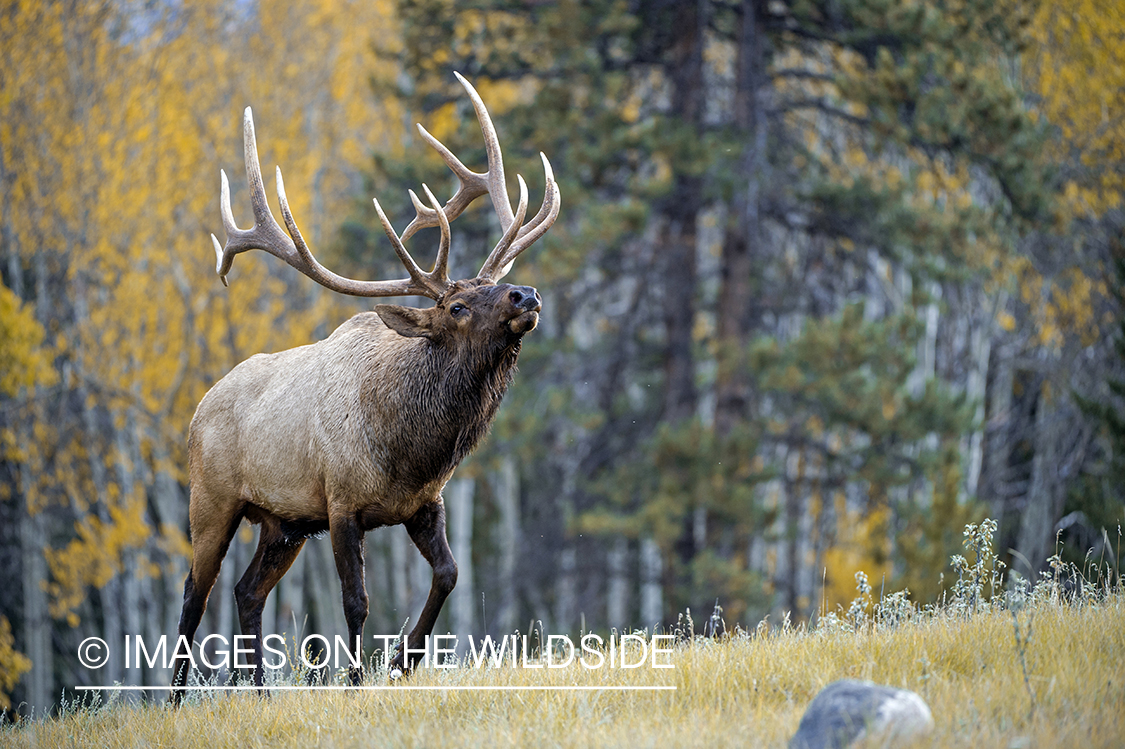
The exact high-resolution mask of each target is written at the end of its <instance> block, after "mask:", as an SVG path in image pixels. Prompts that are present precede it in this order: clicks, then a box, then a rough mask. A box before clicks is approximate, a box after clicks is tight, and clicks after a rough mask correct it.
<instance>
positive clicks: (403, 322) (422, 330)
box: [375, 304, 434, 338]
mask: <svg viewBox="0 0 1125 749" xmlns="http://www.w3.org/2000/svg"><path fill="white" fill-rule="evenodd" d="M375 312H376V314H378V315H379V317H381V318H382V319H383V323H384V324H385V325H386V326H387V327H388V328H390V329H391V330H393V331H394V332H396V333H398V334H399V335H401V336H406V337H407V338H430V337H432V336H433V334H434V331H433V327H432V326H431V324H430V315H428V314H426V313H427V310H422V309H418V308H417V307H400V306H399V305H397V304H376V305H375Z"/></svg>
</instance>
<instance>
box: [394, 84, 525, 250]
mask: <svg viewBox="0 0 1125 749" xmlns="http://www.w3.org/2000/svg"><path fill="white" fill-rule="evenodd" d="M454 75H455V76H457V80H458V81H460V82H461V85H462V86H464V87H465V91H466V92H468V94H469V99H470V100H471V101H472V103H473V110H474V111H475V112H476V115H477V122H479V123H480V130H481V135H482V136H483V137H484V149H485V154H486V155H487V158H488V171H487V172H484V173H480V172H474V171H472V170H471V169H469V168H467V167H466V166H465V165H464V164H463V163H461V160H460V159H458V158H457V157H456V156H455V155H454V154H453V152H452V151H450V150H449V149H448V148H446V147H445V144H443V143H442V142H441V141H440V140H438V139H437V138H435V137H434V136H433V135H431V134H430V133H429V132H428V131H427V130H426V128H424V127H422V125H421V124H419V125H418V132H419V134H421V136H422V138H423V140H425V141H426V142H427V143H429V144H430V146H431V147H432V148H433V149H434V150H435V151H437V152H438V155H439V156H441V158H442V161H444V162H445V165H446V166H448V167H449V169H450V171H452V172H453V173H454V174H455V175H457V179H458V180H459V182H460V185H459V186H458V188H457V192H456V193H455V194H454V195H453V197H452V198H450V199H449V202H447V203H446V204H445V208H444V211H445V215H446V218H447V219H448V220H449V221H452V220H453V219H455V218H457V217H458V216H460V215H461V213H463V212H464V210H465V209H466V208H468V206H469V204H470V203H472V202H473V201H474V200H476V199H477V198H479V197H480V196H481V195H485V194H487V195H488V196H489V197H490V198H491V200H492V206H493V208H494V209H495V211H496V216H497V218H499V219H500V229H501V230H502V231H505V232H506V231H508V228H509V227H510V226H511V225H512V222H513V220H514V215H513V213H512V204H511V203H510V202H509V199H508V188H507V185H506V183H505V181H504V155H503V153H502V152H501V150H500V138H499V136H497V134H496V126H495V125H493V124H492V117H491V116H490V115H489V114H488V108H487V107H485V105H484V101H483V100H482V99H481V98H480V94H478V93H477V90H476V89H475V88H473V85H472V84H471V83H469V82H468V81H467V80H466V79H465V77H464V76H463V75H461V74H460V73H456V72H455V73H454ZM414 209H415V210H416V211H417V214H418V215H417V216H415V218H414V220H413V221H411V222H410V225H409V226H407V227H406V230H405V231H403V233H402V238H403V240H404V241H405V240H406V239H407V238H408V237H410V236H412V235H413V234H414V232H415V231H417V230H418V229H423V228H425V227H428V226H437V225H438V219H437V213H436V211H434V210H433V209H431V208H429V207H428V206H424V205H422V203H421V201H416V202H415V203H414Z"/></svg>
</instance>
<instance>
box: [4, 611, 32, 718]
mask: <svg viewBox="0 0 1125 749" xmlns="http://www.w3.org/2000/svg"><path fill="white" fill-rule="evenodd" d="M30 670H31V661H30V660H28V658H27V656H25V655H24V654H23V653H21V652H19V651H18V650H16V649H15V638H14V637H12V625H11V624H10V623H9V622H8V617H6V616H0V710H8V709H10V708H11V707H12V700H11V697H10V696H9V695H10V694H11V692H12V689H13V688H14V687H15V686H16V683H17V682H19V680H20V677H21V676H23V675H24V674H25V673H27V672H28V671H30Z"/></svg>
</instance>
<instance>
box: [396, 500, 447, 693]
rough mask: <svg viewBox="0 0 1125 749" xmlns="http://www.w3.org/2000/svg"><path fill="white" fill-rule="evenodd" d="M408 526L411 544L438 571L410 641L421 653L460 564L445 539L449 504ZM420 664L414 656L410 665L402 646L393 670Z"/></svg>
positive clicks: (425, 510)
mask: <svg viewBox="0 0 1125 749" xmlns="http://www.w3.org/2000/svg"><path fill="white" fill-rule="evenodd" d="M405 525H406V530H407V532H408V533H409V534H410V540H411V541H413V542H414V545H415V546H417V547H418V551H420V552H422V556H423V557H425V558H426V561H427V562H429V563H430V566H431V567H432V568H433V570H434V576H433V581H432V582H431V584H430V595H429V597H428V598H427V599H426V605H425V606H424V607H423V608H422V614H421V616H419V617H418V623H417V624H416V625H414V629H412V630H411V631H410V635H409V636H408V637H407V638H406V642H407V645H408V647H409V649H410V650H411V651H417V652H421V651H422V649H423V648H424V647H425V646H426V637H427V636H428V635H429V634H430V633H431V632H433V629H434V622H436V621H437V617H438V614H439V613H441V607H442V605H443V604H444V603H445V599H446V598H448V597H449V594H450V592H452V590H453V586H455V585H456V584H457V562H456V561H454V559H453V553H452V552H451V551H450V550H449V541H448V540H447V539H446V537H445V504H444V502H443V501H442V500H441V499H440V498H439V499H438V500H437V501H436V502H431V503H430V504H427V505H425V506H424V507H422V509H420V510H418V512H416V513H414V516H413V517H412V518H410V519H409V520H407V521H406V523H405ZM418 660H419V657H418V656H417V655H415V653H414V652H411V655H410V659H409V662H407V660H406V659H405V658H404V653H403V648H402V646H401V645H400V646H399V649H398V652H397V653H395V657H394V659H393V660H392V661H391V669H392V670H393V669H396V668H397V669H401V670H403V671H407V670H409V669H411V668H413V667H414V664H415V663H417V662H418Z"/></svg>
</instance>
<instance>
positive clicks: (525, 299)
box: [508, 286, 543, 312]
mask: <svg viewBox="0 0 1125 749" xmlns="http://www.w3.org/2000/svg"><path fill="white" fill-rule="evenodd" d="M508 300H509V301H511V303H512V305H513V306H515V307H518V308H520V309H524V310H527V311H529V312H538V311H539V310H540V309H542V308H543V301H542V300H541V299H540V298H539V292H538V291H536V290H535V289H533V288H531V287H530V286H513V287H512V289H511V291H509V292H508Z"/></svg>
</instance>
